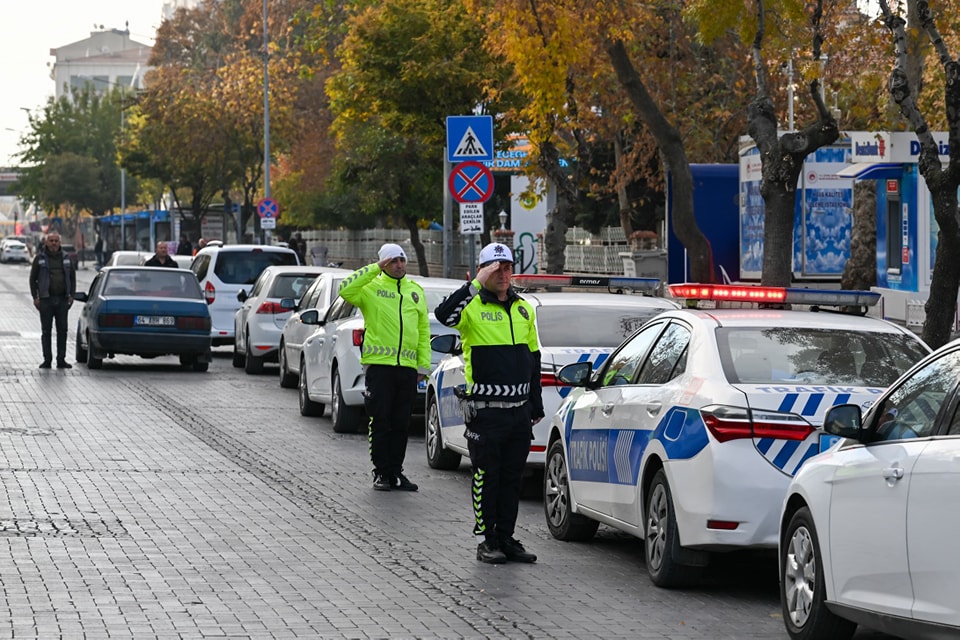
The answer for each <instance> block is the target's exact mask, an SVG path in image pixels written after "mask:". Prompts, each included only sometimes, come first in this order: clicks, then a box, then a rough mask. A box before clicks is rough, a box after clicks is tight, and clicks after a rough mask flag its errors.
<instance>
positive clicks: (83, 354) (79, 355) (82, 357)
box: [73, 326, 87, 362]
mask: <svg viewBox="0 0 960 640" xmlns="http://www.w3.org/2000/svg"><path fill="white" fill-rule="evenodd" d="M80 337H81V334H80V327H79V326H78V327H77V343H76V345H75V346H76V348H75V351H74V354H73V355H74V360H76V361H77V362H86V361H87V350H86V349H84V348H83V343H82V342H81V341H80Z"/></svg>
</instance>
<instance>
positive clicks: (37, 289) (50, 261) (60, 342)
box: [30, 231, 77, 369]
mask: <svg viewBox="0 0 960 640" xmlns="http://www.w3.org/2000/svg"><path fill="white" fill-rule="evenodd" d="M76 287H77V272H76V265H75V264H73V263H72V262H71V260H70V256H68V255H67V254H66V253H64V252H63V251H61V249H60V234H59V233H58V232H56V231H51V232H50V233H48V234H47V236H46V238H44V241H43V244H42V245H41V247H40V248H39V249H38V250H37V255H36V257H35V258H34V259H33V264H32V265H31V267H30V295H31V296H33V306H35V307H36V308H37V310H39V311H40V344H41V345H42V347H43V362H41V363H40V368H41V369H49V368H50V363H51V362H52V361H53V349H52V347H51V344H50V339H51V336H50V334H51V332H52V330H53V324H54V322H56V324H57V369H72V368H73V367H72V366H71V365H70V363H68V362H67V313H68V312H69V311H70V307H71V306H72V305H73V293H74V291H76Z"/></svg>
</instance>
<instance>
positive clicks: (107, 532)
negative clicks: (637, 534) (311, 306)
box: [0, 265, 886, 640]
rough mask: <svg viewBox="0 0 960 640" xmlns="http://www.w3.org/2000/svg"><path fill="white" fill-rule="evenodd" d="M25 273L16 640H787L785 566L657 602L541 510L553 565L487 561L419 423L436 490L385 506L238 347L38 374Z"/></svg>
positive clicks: (3, 270) (17, 446)
mask: <svg viewBox="0 0 960 640" xmlns="http://www.w3.org/2000/svg"><path fill="white" fill-rule="evenodd" d="M27 273H28V271H27V267H26V266H22V265H0V308H2V309H3V312H2V313H0V482H2V486H3V490H4V494H3V495H4V496H5V498H6V499H5V500H0V638H3V637H7V638H11V637H15V638H55V637H69V638H106V637H135V638H152V637H163V638H600V637H603V638H644V639H651V638H705V639H711V640H716V639H720V638H730V639H737V640H742V639H750V638H756V639H760V638H764V639H765V638H777V639H782V638H785V637H786V633H785V631H784V629H783V622H782V619H781V610H780V603H779V600H778V593H777V580H776V561H775V558H774V557H773V556H772V555H769V554H767V555H763V554H736V555H726V556H722V557H718V558H717V560H716V561H715V562H714V563H713V565H712V566H711V568H710V570H709V572H708V574H707V576H706V579H705V581H704V584H703V585H702V586H699V587H697V588H694V589H688V590H675V591H670V590H663V589H658V588H656V587H654V586H653V585H652V584H651V583H650V581H649V580H648V578H647V576H646V573H645V570H644V567H643V549H642V545H641V543H640V542H639V541H638V540H636V539H634V538H631V537H629V536H625V535H623V534H620V533H618V532H615V531H613V530H611V529H608V528H606V527H601V528H600V531H599V533H598V535H597V536H596V538H595V539H594V540H593V541H592V542H590V543H563V542H559V541H556V540H554V539H552V538H551V536H550V534H549V532H548V530H547V528H546V525H545V524H544V518H543V509H542V504H541V502H540V500H539V499H526V500H524V502H523V503H522V504H521V513H520V520H519V526H518V531H517V537H518V538H519V539H520V540H521V541H522V542H523V543H524V544H525V545H526V546H527V548H528V549H529V550H531V551H534V552H535V553H537V554H538V555H539V556H540V560H539V562H538V563H537V564H535V565H518V564H512V563H511V564H506V565H501V566H490V565H484V564H481V563H478V562H477V561H476V560H475V557H474V554H475V549H476V542H475V540H474V537H473V535H472V533H471V521H470V520H471V512H470V507H469V486H470V482H469V480H470V478H469V473H468V469H467V465H466V462H464V464H462V465H461V468H460V469H459V470H458V471H454V472H438V471H434V470H431V469H430V468H429V467H428V466H427V464H426V458H425V453H424V443H423V434H422V427H421V429H420V430H419V431H418V430H414V432H413V433H412V435H411V439H410V444H409V448H408V454H407V461H406V465H405V466H406V474H407V475H408V476H409V477H410V478H411V480H413V481H414V482H417V483H419V484H420V487H421V489H420V491H419V492H417V493H402V492H389V493H384V492H375V491H373V490H372V489H371V486H370V485H371V477H370V463H369V457H368V449H367V442H366V438H365V437H364V436H360V435H338V434H335V433H333V430H332V428H331V425H330V422H329V420H328V419H327V418H320V419H316V418H304V417H301V416H300V415H299V412H298V410H297V396H296V391H295V390H287V389H281V388H280V386H279V381H278V376H277V370H276V368H275V367H268V368H267V370H266V373H265V374H264V375H261V376H248V375H247V374H245V373H244V372H243V370H242V369H235V368H233V367H232V366H231V350H230V349H229V348H218V349H215V356H216V357H215V358H214V362H213V364H212V365H211V367H210V370H209V371H208V372H207V373H194V372H191V371H185V370H183V369H181V367H180V366H179V363H178V361H177V360H176V359H175V358H173V357H165V358H156V359H153V360H143V359H140V358H136V357H126V356H121V357H118V358H116V359H113V360H106V361H105V362H104V367H103V369H102V370H100V371H88V370H87V369H86V367H85V366H83V365H75V366H74V368H73V369H72V370H69V371H58V370H56V369H53V370H46V371H41V370H39V369H37V365H38V364H39V362H40V359H41V357H40V344H39V343H40V340H39V329H40V327H39V316H38V314H37V312H36V311H35V309H34V308H33V305H32V303H31V301H30V298H29V294H28V288H27ZM92 276H93V271H91V270H85V271H82V272H81V278H80V280H81V282H82V283H84V284H86V283H88V282H89V281H90V279H91V278H92ZM76 313H77V308H74V309H73V310H72V311H71V327H72V328H71V331H70V341H69V347H68V354H69V356H68V359H69V360H70V361H72V360H73V333H74V331H75V321H76V320H75V318H76ZM857 637H858V638H861V639H865V638H874V639H878V638H884V637H886V636H882V635H879V634H874V633H871V632H862V631H861V632H860V633H859V634H858V635H857Z"/></svg>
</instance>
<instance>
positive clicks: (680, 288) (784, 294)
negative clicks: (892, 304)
mask: <svg viewBox="0 0 960 640" xmlns="http://www.w3.org/2000/svg"><path fill="white" fill-rule="evenodd" d="M668 288H669V289H670V295H672V296H673V297H674V298H685V299H687V300H712V301H714V302H756V303H775V304H805V305H821V306H830V307H848V306H849V307H855V306H866V307H872V306H873V305H875V304H877V302H878V301H879V300H880V294H879V293H876V292H874V291H856V290H847V289H799V288H794V287H763V286H754V285H741V284H697V283H692V282H684V283H682V284H671V285H669V287H668Z"/></svg>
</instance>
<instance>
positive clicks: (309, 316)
mask: <svg viewBox="0 0 960 640" xmlns="http://www.w3.org/2000/svg"><path fill="white" fill-rule="evenodd" d="M300 322H302V323H303V324H309V325H318V324H320V312H319V311H318V310H316V309H307V310H306V311H304V312H303V313H301V314H300Z"/></svg>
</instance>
